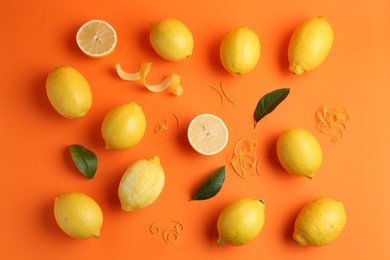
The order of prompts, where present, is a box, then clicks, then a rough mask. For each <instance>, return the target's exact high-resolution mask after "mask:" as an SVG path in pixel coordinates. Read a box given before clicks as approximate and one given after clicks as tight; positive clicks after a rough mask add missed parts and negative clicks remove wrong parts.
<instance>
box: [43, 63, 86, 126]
mask: <svg viewBox="0 0 390 260" xmlns="http://www.w3.org/2000/svg"><path fill="white" fill-rule="evenodd" d="M46 94H47V97H48V98H49V101H50V103H51V104H52V106H53V107H54V109H55V110H56V111H57V112H58V113H60V114H61V115H62V116H64V117H66V118H70V119H73V118H80V117H83V116H85V115H86V114H87V112H88V111H89V109H90V108H91V106H92V92H91V88H90V86H89V84H88V82H87V80H86V79H85V78H84V76H83V75H82V74H81V73H80V72H79V71H77V70H76V69H74V68H72V67H69V66H57V67H55V68H54V69H53V70H52V71H51V72H50V73H49V75H48V77H47V79H46Z"/></svg>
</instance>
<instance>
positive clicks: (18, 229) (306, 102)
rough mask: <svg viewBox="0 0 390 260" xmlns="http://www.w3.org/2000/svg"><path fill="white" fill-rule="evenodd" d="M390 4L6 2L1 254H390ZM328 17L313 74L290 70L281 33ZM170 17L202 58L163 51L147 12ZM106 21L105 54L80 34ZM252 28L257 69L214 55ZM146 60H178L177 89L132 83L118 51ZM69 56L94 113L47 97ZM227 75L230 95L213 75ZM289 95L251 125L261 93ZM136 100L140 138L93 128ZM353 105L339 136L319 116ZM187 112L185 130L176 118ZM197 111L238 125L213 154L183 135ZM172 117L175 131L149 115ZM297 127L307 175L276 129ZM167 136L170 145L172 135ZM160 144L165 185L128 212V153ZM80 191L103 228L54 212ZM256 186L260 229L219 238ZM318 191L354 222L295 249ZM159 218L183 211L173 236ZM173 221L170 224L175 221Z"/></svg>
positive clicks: (0, 9) (0, 7) (299, 0)
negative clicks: (92, 164) (327, 47)
mask: <svg viewBox="0 0 390 260" xmlns="http://www.w3.org/2000/svg"><path fill="white" fill-rule="evenodd" d="M389 11H390V2H389V1H386V0H375V1H334V0H333V1H304V0H296V1H248V0H241V1H222V0H215V1H192V2H183V1H174V0H167V1H150V0H144V1H120V0H111V1H79V0H77V1H75V0H69V1H32V0H26V1H23V4H21V3H18V1H2V2H1V3H0V19H1V24H2V30H1V35H2V36H1V39H2V40H1V41H0V59H1V64H0V66H1V69H0V71H1V72H2V77H1V78H2V86H1V89H2V93H1V95H0V97H1V102H0V106H1V109H0V111H1V112H0V113H1V121H2V124H1V127H0V133H1V135H0V136H1V144H2V149H1V156H0V158H1V165H2V167H1V174H2V178H1V182H0V191H1V208H2V212H1V214H0V225H1V229H0V230H1V232H2V235H1V236H0V258H1V259H32V258H36V259H53V258H55V259H87V258H88V259H127V258H128V259H132V258H136V259H152V258H155V259H182V258H186V259H302V258H303V257H304V258H305V259H346V258H349V259H390V248H389V245H388V242H389V239H388V237H389V236H388V233H389V229H390V222H389V219H390V209H389V207H388V205H389V202H388V199H389V198H390V175H389V167H388V163H386V161H388V155H389V149H388V147H389V138H388V131H389V126H390V125H389V118H388V112H389V109H390V106H389V101H388V99H389V96H390V95H389V94H390V91H389V75H390V66H389V60H390V51H389V46H390V34H389V33H390V18H389ZM319 15H324V16H326V17H327V18H328V20H329V22H330V23H331V24H332V26H333V29H334V34H335V42H334V45H333V48H332V50H331V52H330V54H329V56H328V57H327V59H326V60H325V62H324V63H323V64H322V65H321V66H320V67H319V68H318V69H317V70H315V71H313V72H310V73H307V74H304V75H302V76H295V75H292V74H291V73H289V71H288V62H287V46H288V41H289V38H290V36H291V33H292V31H293V29H294V28H295V27H296V26H297V25H298V24H299V23H301V22H302V21H303V20H305V19H307V18H311V17H315V16H319ZM166 17H174V18H177V19H179V20H181V21H182V22H184V23H185V24H186V25H187V26H188V27H189V28H190V30H191V31H192V33H193V37H194V40H195V49H194V53H193V56H192V57H191V58H190V59H188V60H186V61H184V62H177V63H172V62H167V61H164V60H163V59H162V58H160V57H159V56H157V54H155V53H154V51H153V50H152V48H151V46H150V44H149V41H148V33H149V29H150V27H149V22H151V21H157V20H159V19H161V18H166ZM91 19H102V20H106V21H107V22H109V23H110V24H111V25H112V26H113V27H114V28H115V29H116V31H117V34H118V44H117V47H116V50H115V51H114V53H112V54H111V55H110V56H108V57H105V58H103V59H91V58H89V57H87V56H85V55H84V54H83V53H82V52H81V51H80V50H79V49H78V47H77V45H76V43H75V35H76V31H77V29H78V28H79V27H80V26H81V25H82V24H83V23H84V22H86V21H88V20H91ZM241 25H247V26H248V27H250V28H251V29H252V30H254V31H255V32H256V33H257V34H258V35H259V37H260V39H261V44H262V54H261V58H260V62H259V64H258V65H257V67H256V68H255V69H254V71H252V72H250V73H249V74H247V75H245V76H242V77H233V76H231V75H229V74H228V73H227V72H225V71H224V69H223V68H222V66H221V64H220V62H219V56H218V55H219V52H218V51H219V49H218V48H219V44H220V41H221V39H222V37H223V35H224V34H225V33H226V32H227V31H228V30H230V29H232V28H234V27H238V26H241ZM146 61H151V62H153V66H152V70H151V73H150V75H149V76H148V81H150V83H157V82H159V81H161V80H162V78H163V77H164V76H166V75H168V74H169V73H171V72H176V73H178V74H179V75H181V76H182V85H183V87H184V93H183V95H182V96H180V97H176V96H173V95H171V94H169V93H167V92H163V93H158V94H154V93H150V92H148V91H147V90H146V89H144V88H143V87H141V86H140V85H139V84H138V83H129V82H125V81H122V80H120V79H119V77H118V76H117V75H116V72H115V64H116V63H121V65H122V67H123V68H124V69H125V70H128V71H136V70H137V69H138V66H139V64H140V63H141V62H146ZM60 64H63V65H70V66H73V67H74V68H76V69H78V70H79V71H80V72H81V73H82V74H83V75H84V76H85V77H86V79H87V80H88V81H89V83H90V85H91V88H92V91H93V106H92V109H91V111H90V112H89V113H88V114H87V116H86V117H84V118H82V119H78V120H69V119H65V118H63V117H61V116H60V115H59V114H57V112H55V110H54V109H53V108H52V107H51V105H50V103H49V102H48V99H47V97H46V92H45V80H46V77H47V74H48V73H49V72H50V70H51V69H53V68H54V67H55V66H56V65H60ZM221 81H222V82H223V83H224V86H225V90H226V92H227V94H228V95H229V97H230V98H231V99H233V100H234V101H235V102H237V105H233V104H231V103H229V102H228V101H227V100H225V102H224V104H223V105H222V104H221V102H220V97H219V96H218V93H216V92H215V91H214V90H212V89H211V88H209V87H207V86H205V85H202V84H201V83H207V84H211V85H214V86H218V85H219V83H220V82H221ZM282 87H283V88H285V87H288V88H291V92H290V95H289V96H288V97H287V99H286V100H285V101H284V102H283V103H282V104H281V105H280V106H279V107H278V108H276V110H275V111H274V112H273V113H272V114H270V115H268V116H267V117H265V118H264V119H263V120H262V121H261V122H260V123H259V124H258V125H257V127H256V129H253V112H254V109H255V106H256V104H257V102H258V100H259V99H260V98H261V97H262V96H263V95H264V94H265V93H268V92H270V91H272V90H274V89H277V88H282ZM128 101H135V102H137V103H138V104H140V105H141V106H142V107H143V109H144V112H145V114H146V117H147V123H148V126H147V131H146V135H145V137H144V139H143V140H142V141H141V143H140V144H138V145H137V146H136V147H134V148H132V149H128V150H122V151H112V150H110V151H106V150H105V148H104V142H103V139H102V137H101V134H100V125H101V122H102V120H103V118H104V116H105V114H106V113H107V112H108V111H109V110H110V109H111V108H113V107H114V106H116V105H118V104H122V103H125V102H128ZM324 105H328V106H344V107H346V108H347V110H348V111H349V113H350V115H351V118H352V121H350V122H349V123H348V129H347V130H346V131H345V132H344V136H343V139H342V140H341V141H340V142H339V143H337V144H333V143H332V142H331V140H330V137H329V136H328V135H325V134H322V133H320V132H319V131H318V130H317V129H316V126H315V121H314V114H315V112H316V111H317V109H318V108H319V107H321V106H324ZM173 113H174V114H176V115H177V116H178V118H179V119H180V132H179V134H178V136H176V126H175V118H174V117H173ZM201 113H213V114H215V115H217V116H219V117H221V118H222V119H223V120H224V121H225V123H226V124H227V127H228V129H229V133H230V139H229V143H228V145H227V147H226V148H225V149H224V150H223V151H222V152H221V153H219V154H217V155H214V156H208V157H207V156H202V155H199V154H197V153H196V152H194V151H193V150H192V149H191V147H190V146H189V144H188V141H187V139H186V130H187V127H188V124H189V122H190V120H191V119H192V118H193V117H195V116H196V115H198V114H201ZM166 118H167V119H168V120H169V122H170V127H169V128H168V131H166V132H163V133H159V134H156V133H154V127H155V125H156V124H158V123H161V122H163V121H164V119H166ZM290 127H303V128H306V129H307V130H309V131H310V132H311V133H313V134H314V135H315V136H316V137H317V138H318V140H319V142H320V144H321V146H322V148H323V165H322V167H321V169H320V170H319V171H318V173H317V176H316V177H315V178H314V179H312V180H309V179H306V178H299V177H294V176H291V175H289V174H287V173H286V172H285V171H284V170H283V169H282V167H281V166H280V164H279V162H278V160H277V158H276V151H275V145H276V139H277V137H278V135H279V134H280V133H281V132H282V131H283V130H284V129H286V128H290ZM241 137H247V138H251V139H254V140H257V141H258V154H259V155H261V156H262V160H261V162H260V165H259V170H260V171H261V175H260V176H254V177H253V178H251V179H249V180H245V179H242V178H240V177H239V176H238V175H237V174H235V173H234V171H233V170H232V168H231V167H229V165H228V163H227V157H228V155H229V153H230V152H231V151H232V149H233V147H234V144H235V143H236V142H237V141H238V139H239V138H241ZM166 140H169V142H168V143H166V144H165V145H163V146H161V145H160V144H161V143H163V142H164V141H166ZM74 143H78V144H82V145H84V146H85V147H87V148H89V149H91V150H93V151H94V152H95V153H96V154H97V156H98V158H99V165H98V170H97V173H96V175H95V178H94V179H93V180H87V179H86V178H84V177H83V176H82V175H81V174H80V173H78V171H77V169H76V168H75V166H74V165H73V163H72V161H71V159H70V155H69V153H68V150H67V149H68V146H69V145H70V144H74ZM153 154H159V155H160V156H161V162H162V165H163V168H164V170H165V173H166V184H165V187H164V190H163V192H162V194H161V196H160V197H159V199H158V200H157V201H156V203H155V204H153V205H152V206H150V207H148V208H145V209H142V210H139V211H138V212H134V213H125V212H122V211H121V209H120V204H119V200H118V198H117V187H118V184H119V180H120V178H121V176H122V174H123V173H124V171H125V170H126V168H127V167H128V166H129V165H130V164H131V163H132V162H134V161H135V160H138V159H142V158H148V157H151V156H152V155H153ZM225 163H226V164H227V171H226V180H225V183H224V185H223V188H222V190H221V192H220V193H219V194H218V195H217V196H215V197H214V198H212V199H210V200H206V201H191V202H190V201H189V199H190V197H191V196H192V195H193V193H194V192H195V190H196V188H197V187H198V186H199V185H200V184H201V183H202V181H203V180H204V179H205V178H206V177H207V176H208V175H210V174H211V173H212V172H214V170H216V169H217V168H219V167H220V166H222V165H223V164H225ZM70 191H79V192H83V193H85V194H87V195H89V196H91V197H93V198H94V199H95V200H96V201H97V202H98V203H99V204H100V205H101V207H102V210H103V213H104V224H103V227H102V231H101V237H100V238H99V239H87V240H76V239H72V238H70V237H68V236H67V235H65V234H64V233H63V232H62V231H61V230H60V229H59V227H58V226H57V224H56V223H55V220H54V216H53V201H54V198H55V196H57V195H58V194H60V193H64V192H70ZM243 197H251V198H262V199H264V200H265V202H266V223H265V226H264V229H263V231H262V233H261V234H260V236H259V237H258V238H257V239H256V240H255V241H253V242H252V243H250V244H248V245H245V246H242V247H233V246H228V245H227V246H223V247H218V246H217V245H216V240H217V236H218V234H217V230H216V221H217V217H218V214H219V212H220V211H221V209H222V208H223V207H224V206H225V205H226V204H227V203H229V202H231V201H232V200H235V199H238V198H243ZM319 197H333V198H335V199H339V200H342V201H344V203H345V207H346V211H347V215H348V221H347V226H346V227H345V229H344V232H343V233H342V234H341V236H340V237H339V238H338V239H337V240H336V241H334V242H333V243H332V244H329V245H327V246H324V247H321V248H310V247H300V246H298V245H296V244H295V243H294V242H293V240H292V237H291V235H292V230H293V223H294V219H295V217H296V215H297V213H298V211H299V210H300V209H301V207H302V206H303V205H305V204H306V203H308V202H310V201H312V200H313V199H316V198H319ZM160 219H176V220H179V221H180V222H182V223H183V225H184V230H183V231H182V232H181V237H180V240H179V241H178V242H177V243H175V244H168V243H165V242H164V241H163V239H162V237H161V234H158V235H153V234H151V233H150V231H149V228H150V226H151V224H152V223H153V222H154V221H156V220H160ZM167 224H169V223H167Z"/></svg>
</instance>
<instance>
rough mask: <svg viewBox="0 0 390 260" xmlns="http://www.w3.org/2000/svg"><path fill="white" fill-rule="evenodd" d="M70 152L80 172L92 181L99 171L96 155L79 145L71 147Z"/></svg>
mask: <svg viewBox="0 0 390 260" xmlns="http://www.w3.org/2000/svg"><path fill="white" fill-rule="evenodd" d="M69 151H70V154H71V156H72V159H73V162H74V164H75V165H76V166H77V168H78V169H79V171H80V172H81V173H82V174H83V175H84V176H85V177H87V178H88V179H92V178H93V176H95V173H96V169H97V157H96V155H95V154H94V153H93V152H92V151H90V150H88V149H87V148H85V147H84V146H82V145H79V144H73V145H70V146H69Z"/></svg>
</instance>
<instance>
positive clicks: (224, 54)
mask: <svg viewBox="0 0 390 260" xmlns="http://www.w3.org/2000/svg"><path fill="white" fill-rule="evenodd" d="M260 54H261V46H260V40H259V37H258V36H257V34H256V33H255V32H254V31H252V30H251V29H249V28H248V27H246V26H242V27H239V28H235V29H232V30H231V31H229V32H228V33H227V34H226V35H225V36H224V37H223V39H222V42H221V45H220V49H219V56H220V59H221V62H222V65H223V66H224V68H225V69H226V70H227V71H228V72H230V73H231V74H233V75H243V74H246V73H248V72H249V71H251V70H253V68H254V67H255V66H256V65H257V63H258V61H259V59H260Z"/></svg>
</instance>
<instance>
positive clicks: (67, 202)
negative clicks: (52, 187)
mask: <svg viewBox="0 0 390 260" xmlns="http://www.w3.org/2000/svg"><path fill="white" fill-rule="evenodd" d="M54 217H55V219H56V221H57V224H58V225H59V226H60V228H61V229H62V230H63V231H64V232H65V233H66V234H68V235H69V236H71V237H74V238H88V237H99V236H100V229H101V227H102V225H103V213H102V210H101V208H100V206H99V205H98V204H97V203H96V201H95V200H93V199H92V198H91V197H89V196H87V195H85V194H83V193H79V192H70V193H64V194H61V195H59V196H57V197H56V198H55V200H54Z"/></svg>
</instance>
